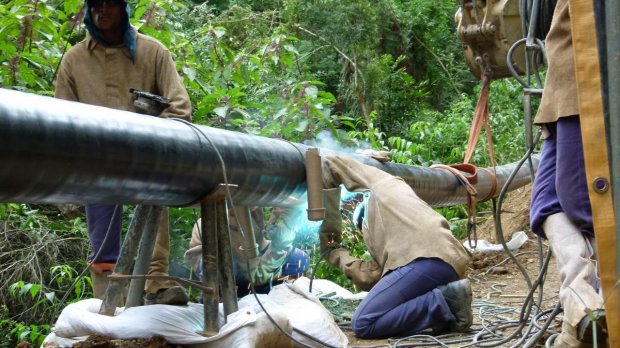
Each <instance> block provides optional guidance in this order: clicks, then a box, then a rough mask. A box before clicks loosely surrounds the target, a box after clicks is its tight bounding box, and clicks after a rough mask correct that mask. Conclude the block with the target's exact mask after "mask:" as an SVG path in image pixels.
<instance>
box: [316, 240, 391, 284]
mask: <svg viewBox="0 0 620 348" xmlns="http://www.w3.org/2000/svg"><path fill="white" fill-rule="evenodd" d="M326 260H327V262H329V263H330V264H331V265H333V266H334V267H337V268H339V269H340V270H341V271H342V273H344V275H345V276H346V277H347V278H349V279H351V281H352V282H353V284H355V285H356V286H358V287H359V288H360V289H362V290H363V291H370V289H371V288H372V287H373V286H374V285H375V284H377V282H378V281H379V279H381V273H382V269H381V267H380V266H379V264H378V263H377V262H376V261H374V260H372V261H364V260H360V259H358V258H356V257H353V256H351V254H350V253H349V251H348V250H346V249H344V248H338V249H333V250H332V251H331V252H329V254H328V255H327V258H326Z"/></svg>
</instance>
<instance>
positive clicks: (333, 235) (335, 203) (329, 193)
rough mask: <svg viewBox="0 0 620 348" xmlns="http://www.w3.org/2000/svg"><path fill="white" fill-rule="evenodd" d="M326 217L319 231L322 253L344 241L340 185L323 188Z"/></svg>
mask: <svg viewBox="0 0 620 348" xmlns="http://www.w3.org/2000/svg"><path fill="white" fill-rule="evenodd" d="M323 206H324V207H325V219H324V220H323V222H322V223H321V229H320V231H319V242H320V245H319V250H320V251H321V253H323V252H325V251H327V250H328V249H333V248H335V247H339V246H340V242H342V215H341V214H340V186H339V187H336V188H332V189H324V190H323Z"/></svg>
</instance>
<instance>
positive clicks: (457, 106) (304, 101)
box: [0, 0, 524, 347]
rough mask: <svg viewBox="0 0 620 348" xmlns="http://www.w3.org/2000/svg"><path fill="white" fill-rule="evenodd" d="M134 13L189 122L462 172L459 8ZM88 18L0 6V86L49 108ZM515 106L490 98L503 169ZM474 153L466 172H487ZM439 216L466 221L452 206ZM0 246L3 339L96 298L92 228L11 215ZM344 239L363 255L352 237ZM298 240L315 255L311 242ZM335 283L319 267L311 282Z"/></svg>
mask: <svg viewBox="0 0 620 348" xmlns="http://www.w3.org/2000/svg"><path fill="white" fill-rule="evenodd" d="M130 6H131V7H132V9H133V14H132V18H131V22H132V24H133V25H134V26H136V27H137V28H138V29H139V31H140V32H142V33H144V34H148V35H151V36H153V37H155V38H157V39H158V40H160V41H161V42H162V43H164V44H165V45H166V46H167V47H168V48H169V49H170V51H171V53H172V55H173V57H174V59H175V61H176V63H177V68H178V71H179V74H180V75H181V76H182V78H183V82H184V84H185V86H186V88H187V90H188V92H189V94H190V98H191V101H192V104H193V107H194V114H193V118H194V122H195V123H198V124H203V125H208V126H213V127H219V128H225V129H229V130H235V131H240V132H246V133H251V134H256V135H262V136H268V137H278V138H283V139H286V140H289V141H294V142H305V141H311V140H314V139H316V138H317V137H319V135H321V136H323V135H324V134H328V135H329V137H331V138H332V139H335V140H337V141H338V142H339V144H340V145H341V146H346V147H352V148H358V147H368V148H374V149H381V150H389V151H390V152H391V153H392V158H393V161H395V162H400V163H406V164H413V165H423V166H428V165H431V164H434V163H460V162H461V161H462V159H463V154H464V152H465V148H466V143H467V137H468V132H469V125H470V123H471V117H472V115H473V110H474V107H475V103H476V99H477V93H478V90H479V86H478V81H476V79H475V78H474V77H473V76H472V75H471V74H470V73H469V71H468V69H467V67H466V65H465V63H464V61H463V58H462V51H461V44H460V42H459V41H458V39H457V37H456V35H455V33H454V31H455V24H454V22H453V16H454V12H455V10H456V8H457V6H458V5H457V3H456V2H455V1H453V0H441V1H437V0H408V1H403V0H377V1H372V2H367V1H336V0H321V1H316V0H312V1H307V0H303V1H302V0H269V1H264V0H260V1H259V0H229V1H225V0H214V1H205V2H202V1H197V0H130ZM82 11H83V1H82V0H0V86H1V87H2V88H13V89H17V90H21V91H25V92H30V93H36V94H42V95H50V96H51V95H53V90H54V78H55V73H56V69H57V67H58V64H59V62H60V60H61V59H62V56H63V53H64V52H66V50H67V49H68V48H69V47H71V46H72V45H73V44H75V43H77V42H79V41H80V40H82V39H83V38H84V36H85V29H84V28H83V26H82V25H81V19H82ZM521 92H522V91H521V88H520V86H519V85H518V84H517V83H515V82H514V81H512V80H501V81H494V82H493V84H492V88H491V102H490V113H491V121H492V128H493V130H494V133H493V136H494V142H495V147H496V151H495V153H496V155H497V161H498V163H500V164H503V163H509V162H513V161H515V160H517V159H518V158H519V157H520V156H521V155H522V153H523V152H524V149H523V145H520V144H523V133H524V132H523V126H522V122H523V121H522V110H521V108H522V107H521ZM481 139H482V140H481V142H482V144H480V145H479V147H478V151H477V152H476V153H475V156H474V158H473V160H472V162H473V163H475V164H477V165H480V166H487V165H489V163H490V161H489V158H488V153H487V151H486V145H485V144H484V137H481ZM442 213H445V215H447V216H449V219H451V220H459V219H463V218H464V217H465V213H464V210H463V209H462V208H459V207H457V208H456V209H453V210H450V211H442ZM125 214H126V217H127V218H128V215H129V214H130V212H129V211H128V210H127V211H126V212H125ZM196 216H197V212H196V211H195V210H192V209H179V208H177V209H171V230H172V232H173V236H174V237H173V240H172V244H173V250H172V256H173V258H177V259H180V258H182V257H181V255H182V252H183V251H184V248H185V247H186V245H187V241H188V238H189V234H190V232H191V225H192V224H193V221H194V220H195V218H196ZM460 232H461V233H462V231H460ZM0 236H1V237H2V238H3V240H4V241H5V242H3V243H0V245H2V247H1V249H0V258H1V260H0V261H1V263H2V265H3V269H4V270H3V271H2V272H0V281H1V283H2V284H8V285H9V286H5V287H4V288H3V289H2V291H1V293H0V300H1V301H0V305H2V307H0V327H1V328H2V329H1V330H0V331H2V332H3V334H2V335H5V337H4V338H3V337H0V341H3V342H9V343H7V344H9V346H10V344H11V343H15V342H17V341H19V340H22V339H26V340H29V341H31V342H34V343H38V342H40V340H41V339H42V337H44V335H45V334H46V333H47V330H48V329H49V326H47V325H49V324H51V323H52V322H53V320H54V318H55V316H56V315H57V314H58V309H59V307H60V306H62V305H64V304H66V303H68V302H71V301H76V300H79V299H80V298H83V297H85V296H89V295H90V293H89V291H90V286H89V284H88V282H89V281H90V279H89V278H88V277H87V276H85V275H84V273H85V272H83V269H84V265H85V257H86V255H87V253H88V243H87V240H86V227H85V222H84V218H83V217H82V216H78V217H75V218H73V219H69V218H67V217H66V216H64V215H63V214H61V213H60V212H59V211H58V210H57V209H56V208H55V207H51V206H35V205H25V204H6V203H4V204H0ZM347 238H348V239H347V240H346V243H347V244H348V245H349V246H350V248H351V249H352V250H354V252H355V253H356V254H357V255H361V256H363V254H364V250H363V245H362V244H361V243H360V241H359V240H358V239H357V238H358V237H357V235H356V234H355V233H354V231H352V230H351V231H348V232H347ZM300 242H303V243H304V245H305V246H306V247H307V249H308V250H309V251H312V247H311V245H312V244H313V243H314V242H316V239H314V240H312V239H310V240H307V239H306V240H304V241H300ZM314 260H315V261H316V258H315V259H314ZM5 265H8V266H5ZM336 273H337V272H334V270H333V269H329V267H327V266H325V265H322V266H321V267H320V268H319V272H318V274H319V275H321V276H325V277H332V278H336V277H338V275H337V274H336ZM339 281H340V282H341V283H343V284H346V280H345V279H344V277H342V278H341V279H340V280H339ZM349 285H350V284H349ZM59 297H64V298H65V299H64V300H63V301H62V302H61V301H60V299H59ZM16 300H17V301H16ZM0 347H4V345H0Z"/></svg>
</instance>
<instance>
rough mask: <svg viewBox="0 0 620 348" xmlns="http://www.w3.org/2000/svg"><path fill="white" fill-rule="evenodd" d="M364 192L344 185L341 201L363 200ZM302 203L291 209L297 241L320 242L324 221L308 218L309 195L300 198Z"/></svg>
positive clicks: (303, 242) (297, 242)
mask: <svg viewBox="0 0 620 348" xmlns="http://www.w3.org/2000/svg"><path fill="white" fill-rule="evenodd" d="M363 197H364V194H362V193H360V192H350V191H348V190H346V189H345V188H344V187H342V192H341V194H340V201H341V202H343V203H346V202H351V201H354V200H359V201H361V200H362V199H363ZM300 202H303V203H300V204H298V205H296V206H294V207H292V208H290V210H289V212H288V213H289V214H290V215H289V219H290V220H289V221H290V223H291V225H292V226H294V230H295V241H296V245H298V244H313V243H316V242H318V235H319V231H320V229H321V223H322V221H310V220H308V214H307V209H308V199H307V195H304V196H303V197H301V198H300Z"/></svg>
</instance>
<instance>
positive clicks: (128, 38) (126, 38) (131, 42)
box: [84, 1, 136, 57]
mask: <svg viewBox="0 0 620 348" xmlns="http://www.w3.org/2000/svg"><path fill="white" fill-rule="evenodd" d="M130 15H131V10H130V9H129V5H128V4H125V20H124V21H123V23H122V26H123V28H122V30H123V43H124V44H125V46H127V49H128V50H129V54H131V56H132V57H135V56H136V34H135V33H134V31H133V30H131V27H130V26H129V16H130ZM84 25H85V26H86V29H88V33H89V34H90V36H92V38H93V39H95V41H97V42H100V43H102V44H104V45H108V43H107V42H106V41H105V40H104V39H103V37H101V34H99V31H97V28H96V27H95V24H94V23H93V21H92V18H91V17H90V6H88V1H87V2H86V13H85V14H84Z"/></svg>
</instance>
